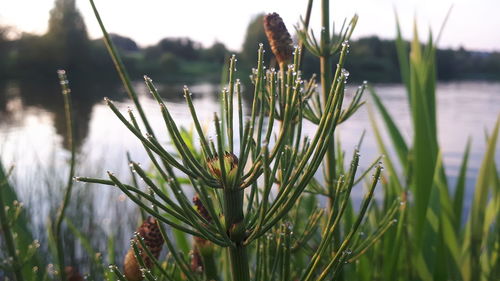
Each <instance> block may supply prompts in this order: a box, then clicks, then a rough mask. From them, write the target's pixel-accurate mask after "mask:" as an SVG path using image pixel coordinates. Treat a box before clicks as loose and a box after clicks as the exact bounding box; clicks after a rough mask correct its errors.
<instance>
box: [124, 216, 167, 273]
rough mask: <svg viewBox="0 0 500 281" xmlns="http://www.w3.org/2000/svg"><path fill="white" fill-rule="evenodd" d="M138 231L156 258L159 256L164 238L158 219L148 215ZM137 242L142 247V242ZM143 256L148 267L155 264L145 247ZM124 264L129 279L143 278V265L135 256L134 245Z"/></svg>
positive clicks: (142, 252) (142, 251)
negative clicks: (141, 265)
mask: <svg viewBox="0 0 500 281" xmlns="http://www.w3.org/2000/svg"><path fill="white" fill-rule="evenodd" d="M137 233H138V234H139V236H141V237H142V238H143V241H144V244H145V245H146V247H147V248H148V249H149V251H150V252H151V253H152V254H153V256H154V257H155V258H158V257H159V256H160V252H161V249H162V247H163V242H164V240H163V236H162V235H161V232H160V228H159V226H158V223H157V221H156V219H155V218H153V217H148V218H147V219H146V220H145V221H144V222H143V223H142V225H141V226H140V227H139V228H138V229H137ZM136 243H137V245H138V246H139V248H140V249H141V245H140V243H139V242H138V241H136ZM141 257H142V259H143V260H144V263H145V264H146V267H148V268H151V267H152V266H153V261H152V260H151V259H150V258H149V257H148V255H147V254H146V252H145V251H144V250H143V249H141ZM123 264H124V273H125V277H127V280H129V281H140V280H142V279H143V276H142V273H141V267H140V265H139V263H138V261H137V259H136V258H135V254H134V249H133V248H132V247H130V249H129V250H128V252H127V255H125V260H124V262H123Z"/></svg>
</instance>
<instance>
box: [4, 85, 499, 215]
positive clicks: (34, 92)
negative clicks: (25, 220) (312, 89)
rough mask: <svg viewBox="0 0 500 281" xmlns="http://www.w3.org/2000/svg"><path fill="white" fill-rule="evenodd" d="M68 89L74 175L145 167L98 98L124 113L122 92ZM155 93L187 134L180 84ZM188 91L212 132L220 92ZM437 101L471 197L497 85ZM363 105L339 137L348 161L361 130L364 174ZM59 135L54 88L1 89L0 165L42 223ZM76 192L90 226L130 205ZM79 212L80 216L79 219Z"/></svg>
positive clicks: (401, 99) (453, 89)
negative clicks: (134, 164) (88, 209)
mask: <svg viewBox="0 0 500 281" xmlns="http://www.w3.org/2000/svg"><path fill="white" fill-rule="evenodd" d="M72 86H73V87H72V88H73V93H72V95H73V101H74V107H75V119H76V127H77V129H76V132H75V134H76V137H77V145H78V151H79V153H78V158H79V164H78V167H77V175H82V176H87V175H91V176H98V177H104V175H105V171H107V170H109V171H112V172H114V173H115V174H118V175H121V176H129V175H130V173H129V170H128V165H127V160H126V159H127V158H126V152H129V153H130V155H131V158H132V159H134V160H135V161H138V162H142V163H148V161H147V156H146V154H145V152H144V151H143V149H142V146H141V145H140V143H139V142H138V141H137V139H136V138H135V137H133V136H132V134H131V133H130V132H129V131H128V130H127V129H126V128H125V127H124V126H123V125H122V124H121V123H120V121H119V120H118V119H117V118H116V117H115V116H114V114H113V113H112V112H111V110H109V108H107V107H106V106H105V105H104V104H103V102H102V98H103V97H104V96H108V97H110V98H112V99H113V100H115V101H116V104H117V106H118V107H119V108H120V109H121V110H122V111H123V112H124V113H125V112H126V109H127V108H128V107H131V108H133V106H132V104H131V102H130V100H128V99H127V98H125V96H126V95H125V93H124V92H123V91H122V90H121V88H120V87H119V86H100V87H90V86H88V85H85V84H82V85H72ZM136 89H137V90H138V92H139V93H140V100H141V102H142V104H143V106H144V108H145V110H146V112H147V114H148V116H149V117H150V120H151V121H152V124H153V126H154V129H155V131H156V132H157V134H158V136H159V137H160V138H161V139H162V140H164V142H165V143H166V142H167V141H168V138H167V132H166V130H165V127H164V123H163V120H162V119H161V115H160V112H159V109H158V106H157V104H156V103H155V102H154V101H153V100H152V99H151V98H150V97H149V94H148V93H147V90H146V89H145V87H144V86H143V85H142V83H137V84H136ZM159 89H160V91H161V93H162V95H163V96H164V98H165V99H166V100H167V103H168V106H169V109H170V110H171V112H172V114H173V116H174V118H175V120H176V122H177V123H178V124H180V125H182V126H186V127H190V126H191V119H190V115H189V112H188V109H187V106H186V105H185V104H184V99H183V97H182V85H178V86H167V85H163V86H160V87H159ZM190 89H191V91H192V92H193V93H194V103H195V106H196V109H197V110H198V114H199V118H200V120H203V122H205V123H206V125H207V126H209V127H210V120H212V117H213V112H215V111H218V108H219V107H218V104H217V100H218V94H217V93H218V90H219V87H218V86H217V85H212V84H197V85H192V86H191V87H190ZM376 89H377V91H378V93H379V94H380V96H381V97H382V99H383V101H384V103H385V105H386V106H387V108H388V109H389V111H390V113H391V114H392V116H394V117H395V118H396V121H397V124H398V125H399V127H400V128H401V129H402V130H403V132H404V135H405V137H406V139H407V141H410V140H411V124H410V118H409V115H410V112H409V110H408V105H407V100H406V94H405V91H404V88H403V86H402V85H398V84H387V85H385V84H381V85H376ZM353 92H354V88H353V89H351V90H348V93H350V94H352V93H353ZM437 97H438V118H439V119H438V121H439V128H438V130H439V141H440V143H441V147H442V149H443V154H444V161H445V165H446V169H447V174H448V176H449V177H450V180H451V181H454V178H455V177H456V175H457V174H458V170H459V165H460V161H461V157H462V155H463V151H464V148H465V145H466V142H467V139H468V138H469V137H470V138H471V139H472V147H471V157H470V166H469V171H468V175H469V181H468V189H467V194H469V196H470V195H471V192H472V187H473V184H474V181H475V175H476V173H477V170H478V167H479V166H480V161H481V159H482V157H483V154H484V150H485V130H488V131H491V129H492V127H493V125H494V122H495V120H496V119H497V118H498V116H499V113H500V83H492V82H451V83H440V84H439V85H438V89H437ZM366 99H367V104H368V106H365V107H363V108H362V109H361V110H360V111H359V112H358V113H357V114H356V115H355V116H353V117H352V118H351V119H350V120H349V121H348V122H346V123H344V124H342V125H341V126H340V128H339V131H338V133H339V136H340V139H341V141H342V146H343V147H344V149H345V150H346V153H347V155H350V153H351V152H352V150H353V148H354V147H355V145H356V144H357V143H358V141H359V137H360V136H361V134H362V132H363V131H364V130H366V137H365V140H364V142H363V145H362V147H361V155H362V159H361V167H363V166H364V167H366V166H367V165H369V164H370V163H371V162H372V161H373V160H374V159H375V158H376V157H377V156H378V155H379V152H378V150H377V146H376V143H375V141H374V137H373V134H372V130H371V126H370V122H369V115H368V108H369V107H370V104H371V101H370V100H369V98H368V97H366ZM247 111H248V109H247ZM379 124H381V123H379ZM314 130H315V127H314V126H312V125H310V124H309V125H307V126H306V128H305V131H306V133H308V134H312V133H314ZM64 135H65V126H64V113H63V110H62V98H61V95H60V91H59V89H58V88H57V84H56V85H55V86H51V87H46V86H45V87H42V86H40V85H36V84H32V83H28V84H26V83H24V84H23V83H19V82H8V83H4V84H2V85H0V155H1V160H2V162H3V164H4V165H5V166H7V167H8V166H11V165H15V169H14V173H13V175H12V180H13V182H14V183H15V185H16V186H17V189H18V192H19V195H20V197H21V199H22V200H24V201H25V202H27V204H29V205H30V206H31V208H32V210H33V212H35V213H37V214H40V215H39V216H37V217H38V219H39V222H40V223H41V224H43V222H44V221H45V220H46V217H47V216H46V214H48V212H49V211H50V210H51V207H50V203H49V204H43V202H57V199H58V198H60V193H59V190H60V188H61V186H63V185H64V181H65V179H66V178H65V175H66V173H67V161H68V158H69V152H68V150H67V149H66V148H65V147H66V146H67V144H66V142H65V141H64V140H63V139H64V138H63V136H64ZM389 146H390V145H389ZM498 151H500V149H498ZM496 159H497V162H500V154H497V155H496ZM75 192H76V194H77V195H76V196H80V197H79V198H87V199H86V200H87V201H86V202H89V203H92V204H93V206H97V207H95V208H94V212H95V220H97V221H99V222H101V224H102V225H107V224H110V223H111V222H112V221H113V220H114V219H115V218H114V217H115V216H117V215H119V214H123V213H121V212H122V211H123V210H127V209H130V208H128V207H127V204H129V203H127V202H126V200H125V198H124V197H123V196H122V195H120V193H119V192H116V191H113V190H112V189H109V188H106V187H102V186H93V187H89V186H84V185H83V184H76V185H75ZM85 196H86V197H85ZM81 200H83V199H81ZM80 203H81V202H80ZM75 204H76V203H75ZM120 205H123V207H120ZM99 206H100V207H99ZM111 207H113V208H111ZM84 209H85V208H82V209H81V210H82V212H83V210H84ZM110 210H113V211H110ZM122 219H123V220H127V219H126V218H122Z"/></svg>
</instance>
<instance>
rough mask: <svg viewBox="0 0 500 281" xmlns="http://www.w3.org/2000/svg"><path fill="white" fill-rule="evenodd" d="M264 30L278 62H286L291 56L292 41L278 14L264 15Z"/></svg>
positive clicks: (280, 63)
mask: <svg viewBox="0 0 500 281" xmlns="http://www.w3.org/2000/svg"><path fill="white" fill-rule="evenodd" d="M264 31H265V32H266V36H267V40H269V45H271V50H272V51H273V54H274V56H275V57H276V60H277V61H278V64H279V65H280V66H281V65H283V64H287V63H288V62H289V61H290V60H291V59H292V56H293V41H292V37H291V36H290V33H288V30H287V29H286V26H285V23H284V22H283V19H282V18H281V17H280V15H278V14H277V13H272V14H267V15H266V16H264Z"/></svg>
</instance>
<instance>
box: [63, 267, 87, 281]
mask: <svg viewBox="0 0 500 281" xmlns="http://www.w3.org/2000/svg"><path fill="white" fill-rule="evenodd" d="M64 272H65V273H66V278H67V279H68V281H83V280H84V279H83V277H82V276H81V275H80V273H79V272H78V270H76V268H74V267H72V266H66V267H65V268H64Z"/></svg>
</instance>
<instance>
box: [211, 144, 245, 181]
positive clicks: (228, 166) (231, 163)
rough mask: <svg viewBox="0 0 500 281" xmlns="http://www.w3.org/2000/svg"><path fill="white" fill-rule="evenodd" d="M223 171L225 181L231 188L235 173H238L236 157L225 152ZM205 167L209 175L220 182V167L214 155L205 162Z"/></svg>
mask: <svg viewBox="0 0 500 281" xmlns="http://www.w3.org/2000/svg"><path fill="white" fill-rule="evenodd" d="M223 160H224V161H223V162H224V170H225V171H226V180H227V184H228V185H229V186H232V185H233V184H234V182H235V180H236V172H237V171H238V157H236V155H234V154H232V153H230V152H226V153H225V154H224V159H223ZM207 166H208V169H209V170H210V173H211V174H212V175H213V176H214V177H215V178H217V179H218V180H219V181H221V182H222V171H221V167H220V161H219V157H218V156H217V155H216V156H214V157H213V158H210V159H208V160H207Z"/></svg>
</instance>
